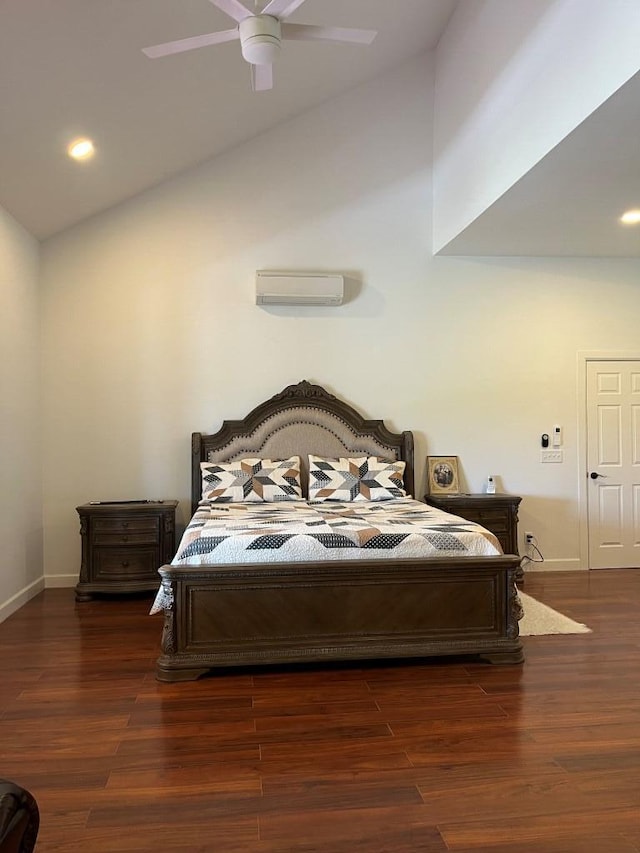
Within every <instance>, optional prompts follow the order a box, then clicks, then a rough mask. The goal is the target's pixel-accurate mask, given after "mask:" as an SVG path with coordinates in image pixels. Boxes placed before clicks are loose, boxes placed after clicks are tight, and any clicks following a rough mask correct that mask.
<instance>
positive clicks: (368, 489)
mask: <svg viewBox="0 0 640 853" xmlns="http://www.w3.org/2000/svg"><path fill="white" fill-rule="evenodd" d="M404 469H405V463H404V462H387V461H385V460H384V459H378V457H377V456H362V457H360V458H359V459H325V458H324V457H322V456H312V455H311V454H309V500H315V501H386V500H390V499H391V498H404V497H406V494H407V493H406V491H405V490H404V482H403V475H404Z"/></svg>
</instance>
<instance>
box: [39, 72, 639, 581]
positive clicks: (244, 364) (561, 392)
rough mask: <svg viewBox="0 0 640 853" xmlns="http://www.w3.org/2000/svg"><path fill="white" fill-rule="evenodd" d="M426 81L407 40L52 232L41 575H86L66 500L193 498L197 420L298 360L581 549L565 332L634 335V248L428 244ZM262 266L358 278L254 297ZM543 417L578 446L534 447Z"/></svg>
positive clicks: (582, 337)
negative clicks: (314, 95)
mask: <svg viewBox="0 0 640 853" xmlns="http://www.w3.org/2000/svg"><path fill="white" fill-rule="evenodd" d="M432 82H433V78H432V67H431V62H430V60H429V59H426V58H422V59H419V60H416V61H414V62H412V63H410V64H409V65H407V66H405V67H403V68H401V69H398V70H397V71H396V72H394V73H392V74H390V75H388V76H385V77H383V78H381V79H379V80H377V81H375V82H374V83H372V84H368V85H366V86H364V87H361V88H359V89H356V90H353V91H352V92H351V93H349V94H347V95H345V96H344V97H342V98H340V99H337V100H334V101H330V102H328V103H326V104H325V105H323V106H321V107H319V108H317V109H315V110H313V111H311V112H309V113H308V114H306V115H304V116H301V117H298V118H296V119H294V120H292V121H291V122H289V123H287V124H285V125H282V126H280V127H279V128H277V129H276V130H274V131H272V132H270V133H268V134H265V135H263V136H261V137H259V138H256V139H254V140H253V141H252V142H250V143H248V144H246V145H245V146H243V147H241V148H238V149H236V150H234V151H233V152H231V153H229V154H227V155H225V156H223V157H220V158H218V159H216V160H215V161H213V162H211V163H210V164H208V165H206V166H203V167H201V168H199V169H197V170H195V171H192V172H190V173H188V174H185V175H183V176H182V177H180V178H178V179H175V180H173V181H171V182H169V183H166V184H164V185H162V186H160V187H158V188H156V189H155V190H153V191H150V192H148V193H146V194H144V195H142V196H139V197H137V198H135V199H133V200H131V201H130V202H129V203H127V204H125V205H122V206H120V207H119V208H116V209H113V210H112V211H110V212H108V213H105V214H103V215H101V216H99V217H96V218H94V219H92V220H91V221H88V222H86V223H85V224H83V225H81V226H78V227H76V228H74V229H72V230H70V231H69V232H67V233H65V234H64V235H61V236H59V237H57V238H54V239H52V240H50V241H48V242H47V243H46V244H45V245H44V247H43V278H42V285H43V323H44V329H43V356H44V419H45V423H46V433H45V439H44V459H45V467H44V518H45V554H46V573H47V576H48V580H47V582H48V583H64V582H68V583H73V582H75V580H76V579H77V573H78V568H79V558H80V543H79V537H78V524H77V517H76V514H75V511H74V507H75V506H76V505H77V504H79V503H81V502H84V501H87V500H98V499H117V498H121V499H122V498H160V497H164V498H172V497H176V498H179V499H180V500H181V501H182V502H183V503H182V504H181V518H182V520H183V521H185V520H186V518H187V510H188V501H189V487H190V485H189V483H190V481H189V477H190V467H189V466H190V435H191V432H192V431H194V430H202V431H212V430H215V429H217V428H218V427H219V426H220V424H221V422H222V420H223V419H224V418H238V417H242V416H244V415H245V414H246V413H247V412H248V411H249V410H250V409H251V408H253V407H254V406H255V405H257V404H258V403H260V402H262V401H263V400H264V399H265V398H266V397H267V396H270V395H272V394H274V393H277V392H278V391H280V390H282V388H283V387H284V386H285V385H287V384H289V383H292V382H297V381H299V380H301V379H309V380H311V381H314V382H318V383H320V384H322V385H325V386H326V387H327V388H328V389H329V390H330V391H332V392H334V393H337V394H339V395H340V396H341V397H343V398H345V399H346V400H347V401H349V402H350V403H352V404H353V405H355V406H356V407H357V408H358V409H359V410H360V411H361V412H362V413H363V415H365V416H367V417H375V418H379V417H382V418H385V419H387V420H388V423H389V425H390V426H391V428H394V429H413V430H414V432H415V435H416V440H417V459H418V483H419V484H420V487H419V492H418V493H419V494H422V488H423V483H424V458H425V456H426V454H427V453H430V454H446V455H449V454H457V455H459V457H460V461H461V465H462V472H463V478H464V481H465V485H466V487H467V489H468V490H470V491H479V490H480V489H481V488H482V486H483V483H484V481H485V478H486V475H487V474H489V473H492V474H494V475H497V476H498V477H499V478H500V479H499V480H498V484H499V486H501V487H502V488H504V489H505V490H507V491H509V492H513V493H519V494H522V495H523V496H524V501H523V505H522V512H521V519H522V525H521V529H522V530H524V529H525V528H526V529H527V530H533V531H535V532H536V534H537V536H538V539H539V542H540V545H541V548H542V550H543V551H544V553H545V555H546V557H547V558H548V560H549V561H550V562H548V563H547V565H555V566H561V567H569V568H574V567H576V566H577V565H578V541H579V539H578V524H577V515H578V503H577V495H578V487H577V483H578V470H579V466H578V460H577V450H576V448H577V436H576V423H577V402H576V400H577V387H576V375H577V371H576V352H577V350H582V349H608V348H616V349H623V348H626V349H630V348H634V347H635V345H636V343H637V316H638V312H639V311H640V288H639V287H638V273H639V271H640V268H639V265H638V263H637V262H635V263H634V262H629V261H624V262H614V261H602V262H593V261H575V262H574V261H570V260H569V261H545V260H537V261H536V260H520V259H508V260H500V259H493V260H492V259H478V260H473V259H456V258H434V257H433V256H432V245H431V219H430V207H431V162H432V152H431V150H430V148H429V144H428V140H429V139H431V129H432V122H431V115H432V103H431V95H430V93H431V92H432ZM261 268H265V269H270V268H271V269H274V268H277V269H282V268H284V269H287V268H289V269H307V270H310V269H326V270H339V271H344V272H346V273H347V274H349V275H351V276H352V277H353V278H354V279H359V280H360V281H361V285H360V286H354V285H352V293H351V297H350V299H349V301H348V302H347V304H345V305H343V306H341V307H339V308H308V309H295V308H271V309H264V308H259V307H257V306H256V305H255V304H254V300H253V276H254V271H255V270H256V269H261ZM542 304H545V305H546V306H547V308H546V309H545V311H544V313H542V312H540V311H539V310H538V309H539V306H540V305H542ZM548 306H552V308H551V309H549V308H548ZM554 423H561V424H562V425H563V426H564V427H565V440H566V444H565V450H566V456H567V461H566V462H565V463H564V464H563V465H551V466H549V465H545V466H541V465H540V463H539V461H538V460H539V436H540V434H541V433H542V432H549V431H550V429H551V427H552V425H553V424H554Z"/></svg>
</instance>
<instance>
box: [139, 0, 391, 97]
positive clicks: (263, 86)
mask: <svg viewBox="0 0 640 853" xmlns="http://www.w3.org/2000/svg"><path fill="white" fill-rule="evenodd" d="M209 2H210V3H213V5H214V6H217V7H218V9H220V10H221V11H222V12H224V13H225V14H227V15H229V17H230V18H233V20H234V21H236V22H237V24H238V25H237V26H236V27H234V28H233V29H231V30H222V31H221V32H216V33H206V34H204V35H201V36H191V37H190V38H185V39H178V41H169V42H166V43H165V44H156V45H153V47H145V48H143V50H142V52H143V53H144V54H146V56H148V57H149V58H150V59H157V58H158V57H161V56H170V55H171V54H174V53H184V52H185V51H187V50H195V49H196V48H198V47H208V46H209V45H212V44H222V43H223V42H226V41H234V40H235V39H239V40H240V47H241V50H242V56H243V57H244V58H245V60H246V61H247V62H248V63H249V64H250V65H251V85H252V88H253V90H254V92H264V91H265V90H267V89H272V88H273V62H274V61H275V60H276V59H277V57H278V54H279V53H280V48H281V46H282V41H283V40H284V39H295V40H300V41H315V40H321V41H331V42H345V43H348V44H371V42H372V41H373V40H374V38H375V37H376V35H377V32H376V31H375V30H354V29H350V28H348V27H320V26H315V25H313V24H288V23H287V22H286V21H287V18H289V17H290V16H291V15H293V13H294V12H295V11H296V9H297V8H298V7H299V6H302V4H303V3H304V2H305V0H269V2H267V4H266V5H265V6H264V8H263V9H262V10H261V11H260V12H255V13H254V12H252V11H251V10H250V9H248V8H247V7H246V6H245V5H244V3H241V2H240V0H209Z"/></svg>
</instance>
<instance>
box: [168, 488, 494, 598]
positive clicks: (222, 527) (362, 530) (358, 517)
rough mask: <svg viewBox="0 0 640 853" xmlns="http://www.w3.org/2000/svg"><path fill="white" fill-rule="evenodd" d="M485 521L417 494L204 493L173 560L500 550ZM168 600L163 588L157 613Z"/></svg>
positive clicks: (218, 561)
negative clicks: (286, 496) (218, 499)
mask: <svg viewBox="0 0 640 853" xmlns="http://www.w3.org/2000/svg"><path fill="white" fill-rule="evenodd" d="M501 553H502V550H501V548H500V544H499V542H498V540H497V538H496V537H495V536H494V534H493V533H490V532H489V531H488V530H486V529H485V528H484V527H481V526H480V525H479V524H475V523H474V522H471V521H467V520H466V519H463V518H460V517H459V516H456V515H451V514H449V513H446V512H443V511H442V510H440V509H437V508H435V507H431V506H428V505H427V504H424V503H421V502H420V501H416V500H413V498H397V499H395V500H388V501H353V502H348V503H342V502H333V501H325V502H313V501H283V502H279V503H237V504H220V503H211V502H208V501H202V502H201V504H200V505H199V507H198V509H197V511H196V512H195V514H194V516H193V518H192V519H191V521H190V523H189V525H188V526H187V528H186V530H185V532H184V534H183V536H182V539H181V541H180V545H179V547H178V551H177V553H176V556H175V557H174V558H173V560H172V563H171V564H172V565H174V566H203V565H230V564H242V563H276V562H286V563H294V562H305V561H306V562H309V561H317V560H358V559H363V558H366V559H372V558H374V559H381V560H384V559H394V560H397V559H410V558H419V557H464V556H492V555H496V554H501ZM166 605H167V601H166V600H165V598H164V593H163V590H162V589H161V590H160V591H159V593H158V596H157V598H156V601H155V602H154V605H153V608H152V610H151V612H152V613H156V612H158V611H159V610H162V609H163V608H164V607H165V606H166Z"/></svg>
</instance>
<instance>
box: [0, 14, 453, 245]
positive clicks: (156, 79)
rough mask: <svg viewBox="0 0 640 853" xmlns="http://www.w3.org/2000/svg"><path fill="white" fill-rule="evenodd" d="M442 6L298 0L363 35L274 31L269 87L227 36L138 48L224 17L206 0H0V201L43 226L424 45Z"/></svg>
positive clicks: (30, 225) (225, 24)
mask: <svg viewBox="0 0 640 853" xmlns="http://www.w3.org/2000/svg"><path fill="white" fill-rule="evenodd" d="M248 3H249V4H250V3H252V0H248ZM261 5H263V4H261ZM455 5H456V0H348V2H345V0H306V2H305V3H304V4H303V6H302V7H301V8H300V9H299V10H298V11H297V12H296V13H294V15H293V16H292V17H291V18H290V20H291V22H302V23H312V24H330V25H336V26H344V27H363V28H370V29H376V30H378V36H377V38H376V40H375V41H374V43H373V45H371V46H370V47H364V46H360V45H334V44H329V43H319V42H286V43H285V45H284V46H283V50H282V55H281V57H280V58H279V60H278V64H277V66H276V68H275V88H274V90H273V91H271V92H266V93H260V94H254V93H253V92H252V91H251V85H250V74H249V66H248V65H247V64H246V63H245V62H244V60H243V59H242V58H241V55H240V47H239V44H238V42H230V43H227V44H222V45H217V46H213V47H207V48H201V49H199V50H194V51H192V52H190V53H184V54H180V55H177V56H172V57H166V58H164V59H156V60H150V59H147V58H146V57H145V56H144V55H143V54H142V52H141V48H143V47H146V46H149V45H153V44H156V43H159V42H165V41H170V40H174V39H178V38H186V37H187V36H192V35H198V34H201V33H208V32H212V31H214V30H222V29H229V28H230V27H232V26H234V22H233V21H232V20H231V19H230V18H228V17H227V16H226V15H225V14H224V13H222V12H220V11H219V10H218V9H217V8H216V7H215V6H213V5H212V4H211V3H210V2H208V0H1V2H0V81H2V82H1V83H0V204H1V205H2V206H3V207H4V208H5V209H6V210H8V211H9V212H10V213H11V214H12V215H13V216H14V217H15V218H16V219H17V220H18V221H19V222H21V223H22V225H24V226H25V227H26V228H27V229H28V230H29V231H30V232H31V233H32V234H34V235H35V236H37V237H38V238H45V237H48V236H50V235H52V234H54V233H56V232H58V231H60V230H62V229H64V228H66V227H68V226H70V225H72V224H74V223H76V222H79V221H80V220H82V219H84V218H85V217H87V216H90V215H91V214H93V213H96V212H98V211H100V210H104V209H106V208H108V207H110V206H112V205H114V204H117V203H118V202H120V201H122V200H123V199H126V198H128V197H130V196H133V195H135V194H136V193H139V192H140V191H141V190H144V189H146V188H148V187H150V186H152V185H154V184H156V183H158V182H160V181H162V180H165V179H166V178H168V177H170V176H172V175H175V174H177V173H178V172H181V171H182V170H184V169H188V168H189V167H191V166H194V165H196V164H198V163H201V162H203V161H205V160H208V159H209V158H211V157H214V156H215V155H217V154H219V153H221V152H222V151H224V150H226V149H229V148H231V147H233V146H235V145H238V144H239V143H241V142H243V141H244V140H247V139H250V138H251V137H254V136H256V135H257V134H259V133H261V132H263V131H265V130H267V129H269V128H271V127H273V126H274V125H276V124H277V123H279V122H281V121H282V120H284V119H287V118H289V117H291V116H293V115H295V114H297V113H300V112H302V111H304V110H307V109H309V108H311V107H313V106H315V105H316V104H319V103H320V102H322V101H324V100H326V99H328V98H331V97H334V96H335V95H337V94H339V93H340V92H343V91H345V90H347V89H349V88H351V87H353V86H355V85H358V84H359V83H362V82H364V81H365V80H368V79H371V78H372V77H375V76H376V75H378V74H381V73H383V72H385V71H386V70H388V69H390V68H392V67H393V66H395V65H399V64H400V63H402V62H404V61H405V60H407V59H409V58H410V57H412V56H414V55H417V54H418V53H421V52H423V51H425V50H429V49H432V48H433V47H435V45H436V43H437V42H438V39H439V38H440V35H441V33H442V32H443V30H444V28H445V26H446V24H447V22H448V20H449V18H450V16H451V14H452V12H453V9H454V7H455ZM84 135H86V136H89V137H91V138H92V139H93V140H94V141H95V143H96V148H97V156H96V158H95V159H94V160H93V161H92V162H91V163H84V164H78V163H75V162H72V161H71V160H69V158H68V157H67V155H66V153H65V151H66V146H67V144H68V142H69V141H70V140H71V139H73V138H75V137H77V136H84Z"/></svg>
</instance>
